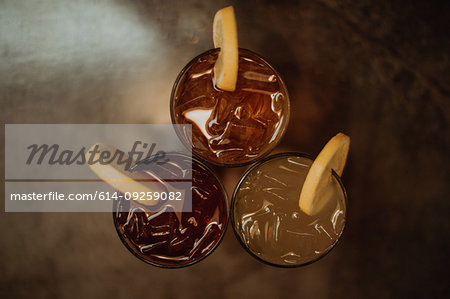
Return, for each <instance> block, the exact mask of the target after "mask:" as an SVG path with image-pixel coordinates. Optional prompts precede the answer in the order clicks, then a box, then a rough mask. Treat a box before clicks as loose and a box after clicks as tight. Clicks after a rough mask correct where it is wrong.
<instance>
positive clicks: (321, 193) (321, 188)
mask: <svg viewBox="0 0 450 299" xmlns="http://www.w3.org/2000/svg"><path fill="white" fill-rule="evenodd" d="M349 147H350V137H348V136H347V135H345V134H342V133H339V134H337V135H336V136H334V137H333V138H331V139H330V141H328V143H327V144H326V145H325V147H324V148H323V149H322V151H321V152H320V153H319V155H318V156H317V158H316V159H315V160H314V162H313V163H312V165H311V168H310V169H309V171H308V174H307V176H306V179H305V183H304V184H303V188H302V191H301V192H300V199H299V206H300V209H301V210H302V211H303V212H305V213H306V214H308V215H314V214H317V213H318V212H319V211H320V210H321V209H322V208H323V207H324V206H325V205H326V203H327V202H328V201H329V200H330V199H331V198H332V197H331V196H329V195H330V190H329V188H327V187H329V186H330V183H331V180H332V172H331V170H334V171H335V172H336V174H337V175H339V176H341V175H342V171H343V170H344V166H345V162H346V160H347V155H348V150H349Z"/></svg>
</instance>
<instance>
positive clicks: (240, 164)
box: [169, 48, 291, 168]
mask: <svg viewBox="0 0 450 299" xmlns="http://www.w3.org/2000/svg"><path fill="white" fill-rule="evenodd" d="M238 49H239V52H240V51H243V52H247V53H249V54H251V55H254V56H257V57H258V58H259V59H261V60H262V61H263V62H264V63H265V64H266V65H267V66H268V67H269V68H270V69H271V70H272V71H273V72H274V74H275V75H276V76H277V78H278V79H279V81H280V82H281V85H282V86H283V87H284V90H285V92H286V99H287V101H286V102H287V113H286V116H285V117H286V120H285V125H284V126H283V127H282V128H281V130H280V133H279V137H278V138H277V140H276V141H275V142H274V143H273V144H272V145H271V146H270V147H268V148H267V150H266V151H265V152H264V153H263V154H262V155H260V156H258V157H256V158H253V159H251V160H249V161H247V162H244V163H239V164H229V163H218V162H215V161H211V160H210V159H206V158H204V157H202V156H201V155H199V154H198V153H197V152H196V151H195V150H194V147H193V146H192V145H191V148H192V155H193V156H195V157H197V158H198V159H201V160H203V161H206V162H207V163H210V164H212V165H215V166H223V167H229V168H234V167H242V166H248V165H251V164H252V163H255V162H257V161H259V160H261V159H263V158H264V157H267V156H268V155H269V154H270V152H271V151H272V150H273V149H274V148H275V147H276V146H277V145H278V144H279V143H280V141H281V139H283V136H284V135H285V134H286V130H287V127H288V125H289V121H290V118H291V117H290V116H291V104H290V101H291V98H290V96H289V91H288V89H287V86H286V83H285V82H284V80H283V78H282V77H281V75H280V73H279V72H278V71H277V70H276V69H275V67H274V66H272V65H271V64H270V63H269V62H268V61H267V60H266V59H265V58H264V57H262V56H261V55H259V54H258V53H256V52H253V51H251V50H248V49H245V48H238ZM219 50H220V48H213V49H209V50H207V51H205V52H203V53H200V54H199V55H197V56H195V57H194V58H192V59H191V60H190V61H189V62H188V63H187V64H186V65H185V66H184V67H183V69H182V70H181V71H180V73H179V74H178V76H177V78H176V79H175V82H174V84H173V87H172V91H171V93H170V101H169V102H170V118H171V121H172V124H173V125H175V124H178V123H177V122H176V118H175V113H174V111H173V106H174V105H173V104H174V99H175V93H176V91H177V89H178V85H179V82H180V80H181V78H182V77H183V75H184V73H186V71H187V70H188V68H189V67H190V66H191V65H192V64H193V63H195V61H197V60H198V59H199V58H201V57H202V56H205V55H208V54H211V53H215V52H218V51H219ZM175 132H176V134H177V136H178V138H179V139H180V140H181V143H183V145H184V146H186V147H187V148H189V146H188V145H187V144H186V142H184V137H183V136H180V133H179V132H178V130H176V129H175Z"/></svg>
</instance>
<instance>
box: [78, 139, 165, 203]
mask: <svg viewBox="0 0 450 299" xmlns="http://www.w3.org/2000/svg"><path fill="white" fill-rule="evenodd" d="M96 147H97V150H96V151H95V153H94V157H93V161H97V160H98V159H99V158H101V157H100V155H101V153H102V152H105V151H107V152H109V153H110V157H113V156H114V153H116V151H118V149H116V148H114V147H112V146H109V145H107V144H104V143H96V144H94V145H93V146H92V147H91V148H90V149H89V150H88V152H87V153H86V161H88V159H89V158H90V153H89V152H91V151H93V149H94V148H96ZM128 158H129V157H128V156H127V155H126V154H125V153H123V158H122V159H121V160H122V161H126V160H127V159H128ZM106 160H110V159H106ZM89 167H90V168H91V170H92V171H93V172H94V173H95V174H96V175H97V176H98V177H99V178H100V179H102V180H103V181H105V182H106V183H108V184H109V185H110V186H111V187H113V188H114V189H116V190H118V191H119V192H121V193H123V194H126V193H127V194H129V195H130V196H131V197H132V198H133V197H134V195H133V193H134V192H138V193H137V194H138V195H139V196H138V197H137V199H138V201H139V203H142V204H145V205H148V206H153V205H155V204H157V203H158V201H156V200H144V199H142V198H147V192H161V191H163V189H162V188H160V187H158V184H156V183H152V184H151V188H150V187H149V186H148V183H147V184H146V183H145V181H148V177H146V176H144V175H142V174H140V173H139V172H129V171H126V170H125V164H119V163H118V159H114V160H113V161H111V162H109V163H107V164H103V165H102V164H101V163H99V162H97V163H93V164H89ZM141 192H144V193H141ZM141 194H145V195H144V196H140V195H141Z"/></svg>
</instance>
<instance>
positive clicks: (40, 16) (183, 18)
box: [0, 0, 450, 298]
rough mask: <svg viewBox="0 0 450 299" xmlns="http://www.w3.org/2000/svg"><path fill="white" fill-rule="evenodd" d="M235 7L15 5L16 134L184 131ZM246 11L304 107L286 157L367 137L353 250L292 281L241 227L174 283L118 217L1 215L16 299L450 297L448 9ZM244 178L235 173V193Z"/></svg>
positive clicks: (322, 4)
mask: <svg viewBox="0 0 450 299" xmlns="http://www.w3.org/2000/svg"><path fill="white" fill-rule="evenodd" d="M229 3H230V2H229V1H214V2H213V1H193V0H185V1H145V0H135V1H124V0H116V1H99V0H96V1H87V0H80V1H54V0H41V1H1V2H0V107H1V109H0V115H1V119H2V122H3V123H170V117H169V104H168V103H169V102H168V101H169V96H170V91H171V88H172V84H173V82H174V80H175V78H176V76H177V74H178V72H179V71H180V70H181V68H182V67H183V66H184V65H185V64H186V63H187V62H188V61H189V60H190V59H191V58H192V57H194V56H196V55H197V54H199V53H201V52H203V51H205V50H208V49H210V48H212V47H213V44H212V32H211V31H212V28H211V27H212V18H213V16H214V13H215V11H216V10H218V9H220V8H222V7H224V6H226V5H228V4H229ZM232 3H234V7H235V10H236V15H237V21H238V28H239V42H240V46H241V47H243V48H248V49H251V50H253V51H255V52H257V53H260V54H261V55H262V56H263V57H265V58H266V59H267V60H268V61H270V62H271V64H273V65H274V66H275V67H276V68H277V69H278V71H279V72H280V74H281V75H282V77H283V78H284V80H285V82H286V84H287V87H288V90H289V92H290V96H291V106H292V115H291V121H290V124H289V128H288V131H287V134H286V136H285V137H284V139H283V141H282V143H281V144H280V145H279V147H278V148H277V149H276V151H287V150H293V151H302V152H307V153H311V154H314V155H315V154H317V153H318V152H319V151H320V149H321V148H322V146H323V145H324V144H325V142H326V141H327V140H328V139H329V138H330V137H331V136H333V135H335V134H336V133H337V132H340V131H342V132H345V133H346V134H348V135H350V136H351V140H352V144H351V149H350V155H349V160H348V164H347V167H346V169H345V172H344V175H343V181H344V184H345V186H346V188H347V191H348V197H349V212H348V223H347V227H346V230H345V232H344V235H343V238H342V239H341V241H340V242H339V243H338V245H337V246H336V248H335V249H334V250H333V251H332V252H331V253H330V254H329V255H327V256H326V257H325V258H323V259H322V260H320V261H319V262H316V263H314V264H312V265H309V266H307V267H302V268H297V269H278V268H274V267H270V266H267V265H264V264H262V263H260V262H258V261H256V260H255V259H254V258H253V257H251V256H250V255H249V254H248V253H247V252H246V251H245V250H243V249H242V248H241V247H240V245H239V243H238V241H237V240H236V239H235V236H234V234H233V232H232V230H231V227H229V229H228V231H227V233H226V236H225V239H224V241H223V242H222V244H221V245H220V246H219V248H218V249H217V250H216V251H215V252H214V253H213V254H212V255H211V256H209V257H208V258H207V259H205V260H204V261H202V262H201V263H199V264H197V265H195V266H192V267H187V268H184V269H179V270H164V269H157V268H153V267H151V266H149V265H146V264H144V263H143V262H141V261H139V260H138V259H136V258H135V257H134V256H132V255H131V254H130V253H129V252H128V251H127V250H126V249H125V247H124V246H123V245H122V244H121V242H120V240H119V238H118V237H117V235H116V232H115V229H114V227H113V223H112V219H111V218H112V217H111V215H110V214H107V213H85V214H83V213H5V212H1V213H0V227H1V228H0V230H1V235H2V244H1V246H0V276H1V279H0V292H1V294H2V298H17V297H20V298H28V297H32V298H53V297H55V298H79V297H81V296H83V298H88V297H89V298H110V297H112V298H138V297H155V298H163V297H164V298H176V297H183V298H226V297H236V298H243V297H259V298H278V297H280V298H298V297H305V298H331V297H335V298H341V297H343V298H361V297H368V298H386V297H394V298H395V297H399V296H400V297H416V296H420V297H428V296H430V297H434V298H442V297H445V295H449V285H448V281H447V279H448V267H449V266H450V263H449V257H448V256H449V254H448V252H449V250H450V246H449V245H450V242H449V238H448V232H449V231H450V221H449V217H448V212H449V211H450V201H449V197H448V193H447V192H446V191H445V188H448V187H449V182H450V168H449V167H450V163H449V162H450V161H449V150H450V141H449V136H450V126H449V121H450V104H449V100H450V62H449V53H450V45H449V43H450V40H449V28H450V22H449V20H450V9H449V2H444V1H440V2H439V1H406V2H405V1H375V0H372V1H333V0H320V1H298V2H294V1H277V2H275V1H273V2H271V1H245V2H244V1H239V2H238V1H235V2H232ZM1 134H2V135H3V134H4V130H1ZM1 137H2V140H4V136H1ZM0 151H1V152H0V154H1V156H2V161H1V166H2V167H4V160H3V159H4V158H3V157H4V148H3V146H2V147H1V150H0ZM244 170H245V168H235V169H220V170H218V171H219V173H220V176H221V178H222V179H223V181H224V183H225V185H226V188H227V190H228V193H229V194H231V192H232V190H233V188H234V186H235V184H236V182H237V181H238V179H239V176H240V174H241V173H242V172H243V171H244ZM2 179H4V172H2ZM1 188H4V186H3V184H2V187H1ZM1 191H2V192H1V193H2V194H4V189H2V190H1ZM446 277H447V279H446Z"/></svg>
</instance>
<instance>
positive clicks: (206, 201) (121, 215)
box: [113, 154, 228, 268]
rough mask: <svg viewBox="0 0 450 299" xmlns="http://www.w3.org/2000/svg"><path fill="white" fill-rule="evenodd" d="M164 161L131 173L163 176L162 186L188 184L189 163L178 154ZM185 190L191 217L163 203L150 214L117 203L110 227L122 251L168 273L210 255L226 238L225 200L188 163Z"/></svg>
mask: <svg viewBox="0 0 450 299" xmlns="http://www.w3.org/2000/svg"><path fill="white" fill-rule="evenodd" d="M167 157H168V158H169V159H170V162H169V163H166V164H164V165H162V166H158V165H155V164H154V163H153V164H150V165H146V164H144V163H139V164H138V165H137V166H136V167H134V168H133V171H139V172H142V173H143V174H144V175H148V176H149V178H153V179H154V178H155V177H156V176H158V177H164V178H166V179H165V183H167V184H173V182H172V181H171V180H177V181H181V180H186V179H190V173H189V172H190V170H189V168H190V163H191V158H189V157H187V156H182V155H178V154H169V155H167ZM189 191H192V212H174V210H173V209H171V208H170V207H168V206H167V205H164V204H161V205H160V206H159V207H156V210H153V211H152V212H149V211H148V209H146V207H145V206H143V205H142V204H141V203H139V202H138V201H133V200H125V199H122V200H120V201H118V202H117V205H118V206H116V207H115V211H117V212H114V214H113V216H114V224H115V226H116V229H117V232H118V234H119V236H120V238H121V240H122V242H123V243H124V244H125V246H126V247H127V248H128V249H129V250H130V251H131V252H132V253H133V254H134V255H136V256H137V257H139V258H140V259H142V260H143V261H145V262H147V263H149V264H152V265H155V266H160V267H168V268H176V267H183V266H188V265H191V264H193V263H195V262H198V261H199V260H201V259H203V258H204V257H206V256H207V255H209V254H210V253H211V252H212V251H213V250H214V249H215V248H216V247H217V245H218V244H219V242H220V241H221V239H222V237H223V235H224V233H225V229H226V225H227V219H228V209H227V208H228V203H227V196H226V193H225V190H224V189H223V186H222V184H221V183H220V181H219V180H218V179H217V177H216V175H215V174H214V173H213V172H212V171H211V170H210V169H209V168H208V167H206V166H205V165H204V164H203V163H201V162H199V161H197V160H196V159H192V188H191V190H189ZM189 193H190V192H189ZM152 209H153V208H152Z"/></svg>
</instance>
